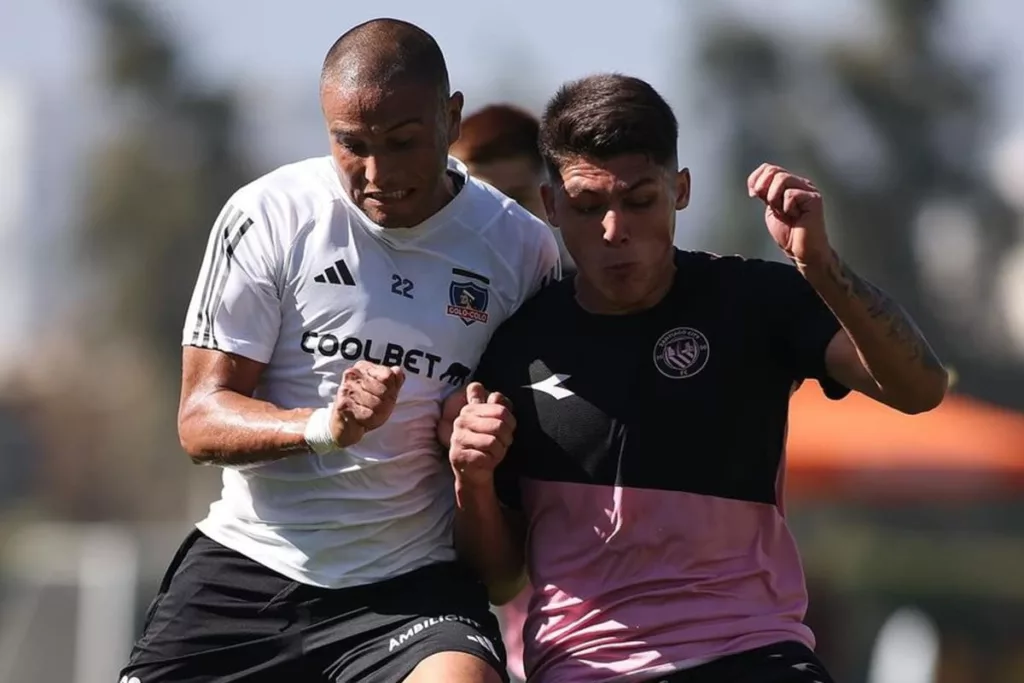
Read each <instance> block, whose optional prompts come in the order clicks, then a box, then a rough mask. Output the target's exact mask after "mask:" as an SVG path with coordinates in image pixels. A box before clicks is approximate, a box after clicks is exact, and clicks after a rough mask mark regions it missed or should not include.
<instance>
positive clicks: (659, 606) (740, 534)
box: [522, 479, 814, 683]
mask: <svg viewBox="0 0 1024 683" xmlns="http://www.w3.org/2000/svg"><path fill="white" fill-rule="evenodd" d="M522 483H523V503H524V509H525V511H526V513H527V516H528V518H529V519H530V539H529V548H530V558H529V562H530V572H531V578H532V581H533V585H534V586H535V593H534V595H533V598H532V600H531V603H530V613H529V615H528V616H527V620H526V632H525V643H526V647H525V663H526V670H527V671H528V672H529V673H530V676H531V678H530V681H531V683H596V682H598V681H602V682H603V681H607V680H609V679H610V678H617V677H618V676H620V675H625V676H626V678H627V679H628V678H632V677H634V676H636V677H637V678H638V679H640V680H642V679H643V678H645V677H651V676H657V675H658V674H662V673H665V672H668V671H673V670H676V669H679V668H686V667H688V666H692V665H694V664H696V663H699V662H702V661H706V660H708V659H713V658H716V657H719V656H722V655H726V654H730V653H735V652H741V651H743V650H749V649H752V648H757V647H761V646H764V645H770V644H772V643H777V642H781V641H786V640H791V641H797V642H801V643H804V644H806V645H807V646H808V647H812V648H813V647H814V637H813V635H812V634H811V631H810V629H808V628H807V627H806V626H804V625H803V623H802V619H803V616H804V613H805V611H806V608H807V592H806V588H805V586H804V577H803V570H802V568H801V565H800V558H799V556H798V554H797V548H796V544H795V542H794V540H793V538H792V536H791V535H790V533H789V530H788V529H787V528H786V524H785V521H784V519H783V517H782V514H781V513H780V512H779V510H778V509H777V508H776V507H775V506H773V505H767V504H761V503H750V502H744V501H739V500H730V499H726V498H715V497H712V496H704V495H697V494H693V493H679V492H674V491H656V490H650V489H632V488H620V487H614V488H613V487H609V486H595V485H589V484H569V483H559V482H546V481H534V480H530V479H524V480H523V482H522Z"/></svg>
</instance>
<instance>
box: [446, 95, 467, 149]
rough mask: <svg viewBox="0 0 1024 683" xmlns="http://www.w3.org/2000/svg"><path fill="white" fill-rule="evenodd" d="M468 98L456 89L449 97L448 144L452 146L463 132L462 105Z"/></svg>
mask: <svg viewBox="0 0 1024 683" xmlns="http://www.w3.org/2000/svg"><path fill="white" fill-rule="evenodd" d="M465 103H466V99H465V98H464V97H463V96H462V93H461V92H459V91H458V90H456V91H455V92H453V93H452V95H451V97H449V98H448V146H449V147H451V146H452V145H453V144H455V141H456V140H458V139H459V135H461V134H462V107H463V105H464V104H465Z"/></svg>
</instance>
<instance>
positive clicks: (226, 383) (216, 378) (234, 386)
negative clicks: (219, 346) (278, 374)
mask: <svg viewBox="0 0 1024 683" xmlns="http://www.w3.org/2000/svg"><path fill="white" fill-rule="evenodd" d="M265 367H266V364H265V363H261V362H259V361H256V360H253V359H251V358H246V357H244V356H240V355H238V354H234V353H227V352H224V351H217V350H213V349H205V348H200V347H196V346H186V347H185V348H184V349H183V351H182V359H181V405H180V415H181V416H186V415H187V414H188V413H189V412H191V410H193V409H194V408H195V407H197V406H198V405H199V404H201V403H202V402H203V401H204V400H205V399H207V398H209V397H210V396H213V395H214V394H216V393H218V392H220V391H230V392H232V393H235V394H239V395H241V396H246V397H251V396H252V395H253V392H255V391H256V387H257V385H258V384H259V381H260V376H261V375H262V374H263V369H264V368H265Z"/></svg>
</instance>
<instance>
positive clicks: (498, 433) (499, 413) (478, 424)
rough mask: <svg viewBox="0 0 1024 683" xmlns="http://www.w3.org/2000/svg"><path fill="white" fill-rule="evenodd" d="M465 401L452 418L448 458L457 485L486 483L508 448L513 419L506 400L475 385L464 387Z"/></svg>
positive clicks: (491, 479) (490, 479)
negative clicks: (453, 419) (458, 483)
mask: <svg viewBox="0 0 1024 683" xmlns="http://www.w3.org/2000/svg"><path fill="white" fill-rule="evenodd" d="M466 401H467V402H466V405H465V406H463V408H462V410H461V411H460V412H459V416H458V417H457V418H455V426H454V429H453V431H452V438H451V446H450V448H449V449H448V459H449V461H450V462H451V465H452V469H453V470H454V471H455V477H456V479H458V480H459V481H460V482H461V483H468V484H488V483H490V482H492V481H493V479H494V469H495V468H496V467H497V466H498V463H500V462H501V461H502V460H503V459H504V458H505V453H506V452H507V451H508V447H509V446H510V445H512V433H513V432H514V431H515V428H516V420H515V417H514V416H513V415H512V411H511V410H510V408H509V403H508V399H506V398H505V397H504V396H502V395H501V394H499V393H496V392H494V393H488V392H487V390H486V389H484V386H483V385H482V384H480V383H479V382H472V383H470V385H469V386H468V387H466Z"/></svg>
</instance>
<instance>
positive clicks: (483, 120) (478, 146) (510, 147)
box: [451, 104, 543, 169]
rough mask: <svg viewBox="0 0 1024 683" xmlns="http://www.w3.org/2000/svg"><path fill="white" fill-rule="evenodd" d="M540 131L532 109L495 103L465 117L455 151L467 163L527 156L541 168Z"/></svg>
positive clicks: (454, 147) (535, 165)
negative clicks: (531, 111)
mask: <svg viewBox="0 0 1024 683" xmlns="http://www.w3.org/2000/svg"><path fill="white" fill-rule="evenodd" d="M539 134H540V121H539V120H538V119H537V117H536V116H534V115H533V114H531V113H530V112H528V111H526V110H524V109H520V108H519V107H516V106H514V105H511V104H492V105H490V106H487V107H484V108H483V109H480V110H479V111H476V112H474V113H473V114H471V115H470V116H467V117H466V118H465V119H463V120H462V131H461V132H460V133H459V139H458V140H456V141H455V143H453V144H452V147H451V154H452V156H455V157H458V158H459V159H461V160H462V161H464V162H466V163H467V164H487V163H490V162H493V161H501V160H504V159H513V158H516V157H526V158H527V159H529V160H530V163H531V164H532V165H533V166H534V167H535V168H537V169H540V168H541V166H542V165H543V159H542V158H541V156H540V148H539V147H538V146H537V137H538V135H539Z"/></svg>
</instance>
